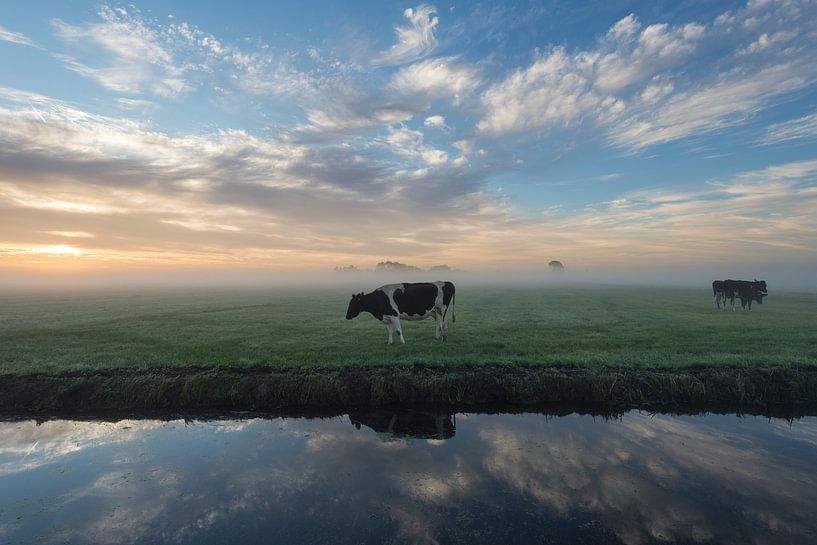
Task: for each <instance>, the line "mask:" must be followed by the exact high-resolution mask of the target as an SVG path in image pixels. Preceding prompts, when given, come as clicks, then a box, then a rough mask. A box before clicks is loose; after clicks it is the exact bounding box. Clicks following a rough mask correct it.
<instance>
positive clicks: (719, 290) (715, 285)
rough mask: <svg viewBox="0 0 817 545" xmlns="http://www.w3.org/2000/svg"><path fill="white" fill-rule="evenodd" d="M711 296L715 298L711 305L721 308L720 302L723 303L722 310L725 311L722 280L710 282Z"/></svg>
mask: <svg viewBox="0 0 817 545" xmlns="http://www.w3.org/2000/svg"><path fill="white" fill-rule="evenodd" d="M712 296H713V297H714V298H715V301H713V303H712V304H713V305H715V308H721V301H723V308H724V310H725V309H726V294H725V292H724V291H723V280H715V281H714V282H712Z"/></svg>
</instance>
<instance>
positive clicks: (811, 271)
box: [0, 263, 817, 293]
mask: <svg viewBox="0 0 817 545" xmlns="http://www.w3.org/2000/svg"><path fill="white" fill-rule="evenodd" d="M727 278H732V279H741V280H752V279H763V280H766V281H767V282H768V284H769V287H770V290H772V293H773V292H774V291H776V290H790V291H807V292H815V291H817V282H815V280H814V279H815V278H817V263H805V264H788V265H784V264H780V265H770V264H762V265H745V264H743V265H734V266H725V265H717V266H706V265H688V266H664V267H662V266H651V267H650V266H630V267H628V266H608V267H598V266H596V267H590V266H587V267H572V266H571V265H570V263H565V270H563V271H560V272H556V271H552V270H550V269H548V268H547V267H544V268H537V269H533V268H532V269H527V270H522V269H510V268H509V269H500V268H493V269H482V270H458V269H456V268H452V269H451V270H449V271H438V270H435V271H425V270H423V271H393V272H377V271H374V270H373V269H369V270H366V269H360V270H356V271H334V270H331V269H329V270H316V269H299V270H276V269H245V268H240V269H239V268H233V269H229V268H190V269H172V270H171V269H142V270H124V271H123V270H117V271H75V272H65V271H61V272H59V273H56V272H49V273H46V272H36V271H35V272H31V271H27V272H21V271H13V270H12V271H9V270H6V271H0V292H18V291H60V290H105V291H116V290H120V289H122V290H126V289H135V288H155V289H176V290H181V289H188V288H190V289H193V288H196V289H198V288H201V289H207V288H218V289H263V288H276V287H279V288H280V287H298V286H302V287H309V286H338V287H339V288H343V289H352V290H353V291H355V290H357V291H369V290H372V289H374V288H377V287H379V286H381V285H384V284H390V283H399V282H428V281H434V280H450V281H452V282H454V283H456V284H458V285H464V286H467V285H474V286H477V285H497V286H508V287H512V286H542V287H548V286H560V285H563V286H573V285H575V286H581V285H588V286H591V285H596V286H603V285H608V286H627V287H677V288H700V289H702V290H709V289H710V287H711V283H712V281H713V280H723V279H727Z"/></svg>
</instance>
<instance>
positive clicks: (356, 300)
mask: <svg viewBox="0 0 817 545" xmlns="http://www.w3.org/2000/svg"><path fill="white" fill-rule="evenodd" d="M361 312H363V292H360V293H356V294H354V295H352V300H351V301H349V308H348V309H346V319H347V320H351V319H352V318H355V317H357V315H358V314H360V313H361Z"/></svg>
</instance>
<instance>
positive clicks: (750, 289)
mask: <svg viewBox="0 0 817 545" xmlns="http://www.w3.org/2000/svg"><path fill="white" fill-rule="evenodd" d="M712 289H713V290H714V289H715V283H714V282H713V283H712ZM767 295H769V292H768V290H767V289H766V281H765V280H757V279H755V280H754V281H753V282H749V281H748V280H724V281H723V300H724V305H723V307H724V308H726V300H727V299H728V300H729V301H730V303H731V305H732V310H735V297H736V296H737V297H738V298H739V299H740V305H741V307H742V308H744V309H745V308H746V305H747V303H748V305H749V310H752V302H753V301H757V303H758V304H760V305H762V304H763V298H764V297H766V296H767ZM716 297H717V296H716Z"/></svg>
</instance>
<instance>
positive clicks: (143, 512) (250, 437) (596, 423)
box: [0, 411, 817, 544]
mask: <svg viewBox="0 0 817 545" xmlns="http://www.w3.org/2000/svg"><path fill="white" fill-rule="evenodd" d="M349 422H352V424H354V426H352V425H350V424H349ZM358 428H359V429H358ZM455 431H456V433H455ZM384 439H387V440H384ZM816 476H817V419H815V418H804V419H802V420H798V421H794V422H792V423H789V422H786V421H782V420H767V419H764V418H759V417H750V418H737V417H735V416H717V415H712V416H706V417H689V416H687V417H673V416H665V415H654V416H651V415H646V414H641V413H637V412H631V413H627V414H625V415H623V417H622V418H620V419H617V420H603V419H593V418H592V417H589V416H579V415H570V416H565V417H558V418H553V417H547V416H544V415H537V414H524V415H473V414H458V415H456V417H455V416H454V415H449V414H447V413H434V412H426V413H415V414H410V413H402V412H401V413H394V412H388V411H385V412H375V413H352V414H349V415H347V416H343V417H336V418H324V419H304V418H274V419H260V418H258V419H256V418H245V419H235V420H212V421H192V422H191V421H187V422H186V421H184V420H174V421H161V420H121V421H118V422H75V421H65V420H54V421H47V422H43V423H40V424H38V423H36V422H34V421H21V422H0V543H19V542H22V543H28V542H36V543H66V542H69V543H72V542H73V543H155V542H173V543H224V542H230V541H237V540H242V541H244V542H248V543H252V542H264V543H269V542H279V543H339V542H354V543H384V542H395V543H498V542H524V543H533V542H537V543H538V542H541V543H560V542H576V541H583V542H604V543H627V544H641V543H693V542H694V543H707V542H717V543H735V544H743V543H814V542H815V540H817V534H815V531H817V522H815V517H814V508H815V506H817V486H815V485H816V484H817V482H815V481H816V480H817V477H816Z"/></svg>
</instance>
